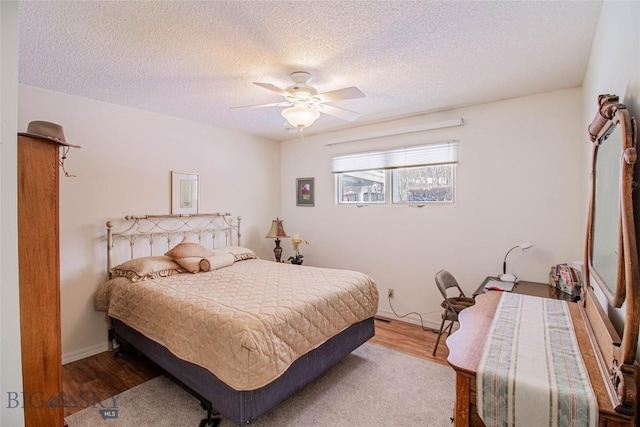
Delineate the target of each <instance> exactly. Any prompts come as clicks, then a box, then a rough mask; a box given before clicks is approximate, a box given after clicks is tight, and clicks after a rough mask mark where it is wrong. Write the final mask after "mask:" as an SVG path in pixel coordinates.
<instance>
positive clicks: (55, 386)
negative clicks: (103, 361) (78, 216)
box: [18, 136, 64, 426]
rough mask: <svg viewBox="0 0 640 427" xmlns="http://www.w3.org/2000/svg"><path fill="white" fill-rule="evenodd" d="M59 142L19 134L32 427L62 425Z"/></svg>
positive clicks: (27, 410)
mask: <svg viewBox="0 0 640 427" xmlns="http://www.w3.org/2000/svg"><path fill="white" fill-rule="evenodd" d="M58 159H59V143H58V142H56V141H54V140H49V139H43V138H32V137H28V136H19V137H18V257H19V274H20V280H19V281H20V334H21V343H22V377H23V389H24V395H23V396H24V397H23V398H24V416H25V425H26V426H62V425H63V424H64V416H63V406H62V404H61V403H60V401H59V399H60V398H61V397H62V350H61V345H62V344H61V338H60V255H59V217H58V204H59V199H58V184H59V169H60V166H59V163H58V162H59V160H58Z"/></svg>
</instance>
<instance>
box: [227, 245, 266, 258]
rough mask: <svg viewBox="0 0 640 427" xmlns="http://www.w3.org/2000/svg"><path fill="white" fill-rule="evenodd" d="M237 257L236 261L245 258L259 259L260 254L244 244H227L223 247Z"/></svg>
mask: <svg viewBox="0 0 640 427" xmlns="http://www.w3.org/2000/svg"><path fill="white" fill-rule="evenodd" d="M222 250H225V251H227V252H229V253H231V254H233V256H234V257H235V259H236V261H243V260H245V259H257V258H258V256H257V255H256V254H255V252H253V251H252V250H251V249H249V248H245V247H244V246H227V247H225V248H223V249H222Z"/></svg>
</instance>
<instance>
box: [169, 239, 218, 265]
mask: <svg viewBox="0 0 640 427" xmlns="http://www.w3.org/2000/svg"><path fill="white" fill-rule="evenodd" d="M165 255H166V256H168V257H171V258H173V260H174V261H175V262H177V263H178V264H180V265H181V266H182V267H183V268H184V269H186V270H187V271H188V272H190V273H197V272H198V271H200V260H201V259H202V258H206V257H209V256H213V251H211V249H207V248H205V247H204V246H202V245H201V244H200V243H194V242H193V240H192V238H190V237H189V236H185V238H184V239H182V242H180V243H178V244H177V245H176V246H175V247H173V249H171V250H170V251H168V252H167V253H165Z"/></svg>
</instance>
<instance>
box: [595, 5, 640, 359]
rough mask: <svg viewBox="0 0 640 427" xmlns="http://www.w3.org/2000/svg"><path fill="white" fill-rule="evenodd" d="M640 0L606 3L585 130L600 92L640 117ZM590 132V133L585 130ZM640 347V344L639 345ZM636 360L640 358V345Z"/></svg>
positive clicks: (619, 321) (619, 313)
mask: <svg viewBox="0 0 640 427" xmlns="http://www.w3.org/2000/svg"><path fill="white" fill-rule="evenodd" d="M638 23H640V2H619V1H607V2H604V3H603V5H602V13H601V16H600V21H599V23H598V30H597V31H596V36H595V39H594V43H593V46H592V49H591V57H590V59H589V67H588V70H587V74H586V77H585V80H584V84H583V92H584V107H583V110H584V118H583V121H584V123H585V126H584V129H586V126H587V125H588V123H590V122H591V120H593V117H594V116H595V114H596V112H597V99H598V95H600V94H615V95H618V96H619V97H620V102H622V103H624V104H626V105H627V108H628V109H629V112H630V114H631V116H632V117H635V118H636V119H637V120H640V27H639V26H638ZM585 135H586V132H585ZM594 288H596V292H597V294H598V296H599V298H600V301H601V303H602V304H603V306H604V307H605V309H608V312H609V316H610V317H611V319H612V321H613V322H614V324H615V325H616V327H617V329H618V332H621V331H622V329H623V323H624V322H623V319H624V316H625V310H626V308H625V307H624V306H623V307H622V308H620V309H613V308H610V307H608V303H607V301H606V298H605V297H604V296H603V294H602V293H601V292H600V291H599V289H598V288H597V286H594ZM639 347H640V346H639ZM636 359H638V360H640V348H639V351H638V353H637V356H636Z"/></svg>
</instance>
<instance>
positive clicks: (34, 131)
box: [18, 120, 80, 148]
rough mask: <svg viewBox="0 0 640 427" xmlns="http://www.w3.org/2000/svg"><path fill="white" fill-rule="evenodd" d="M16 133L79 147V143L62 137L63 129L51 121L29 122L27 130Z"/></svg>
mask: <svg viewBox="0 0 640 427" xmlns="http://www.w3.org/2000/svg"><path fill="white" fill-rule="evenodd" d="M18 135H22V136H30V137H32V138H40V139H48V140H50V141H55V142H57V143H58V144H61V145H67V146H69V147H76V148H80V146H79V145H72V144H69V143H68V142H67V141H66V140H65V139H64V131H63V130H62V126H60V125H58V124H55V123H51V122H44V121H41V120H37V121H33V122H29V126H27V131H26V132H18Z"/></svg>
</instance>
